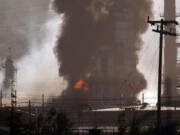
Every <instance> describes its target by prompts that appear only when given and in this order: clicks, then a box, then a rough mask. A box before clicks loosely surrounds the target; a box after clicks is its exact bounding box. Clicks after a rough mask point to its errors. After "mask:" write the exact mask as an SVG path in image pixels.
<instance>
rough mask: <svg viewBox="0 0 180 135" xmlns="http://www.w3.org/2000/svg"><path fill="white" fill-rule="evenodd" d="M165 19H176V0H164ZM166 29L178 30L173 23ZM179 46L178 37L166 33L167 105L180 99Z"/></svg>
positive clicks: (165, 81)
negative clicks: (178, 79) (179, 74)
mask: <svg viewBox="0 0 180 135" xmlns="http://www.w3.org/2000/svg"><path fill="white" fill-rule="evenodd" d="M164 16H165V20H176V2H175V0H164ZM165 29H168V30H169V31H173V32H176V26H175V25H174V24H173V25H171V26H169V25H168V26H167V27H166V28H165ZM177 46H178V43H176V37H173V36H168V35H165V48H164V93H163V102H164V103H166V105H172V104H174V103H175V101H180V99H179V98H178V91H177V88H176V87H177V77H176V76H177Z"/></svg>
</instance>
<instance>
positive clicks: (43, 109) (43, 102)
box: [42, 94, 44, 115]
mask: <svg viewBox="0 0 180 135" xmlns="http://www.w3.org/2000/svg"><path fill="white" fill-rule="evenodd" d="M42 114H43V115H44V94H42Z"/></svg>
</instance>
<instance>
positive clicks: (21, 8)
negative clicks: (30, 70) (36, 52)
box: [0, 0, 50, 59]
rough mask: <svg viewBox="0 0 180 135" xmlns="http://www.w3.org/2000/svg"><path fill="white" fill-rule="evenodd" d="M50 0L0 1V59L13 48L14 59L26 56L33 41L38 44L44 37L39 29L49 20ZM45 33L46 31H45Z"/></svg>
mask: <svg viewBox="0 0 180 135" xmlns="http://www.w3.org/2000/svg"><path fill="white" fill-rule="evenodd" d="M49 1H50V0H39V1H37V0H28V1H24V0H13V1H7V0H0V3H1V4H0V9H1V11H0V20H1V21H0V30H1V32H0V48H1V49H0V58H1V59H4V58H5V57H6V56H7V55H8V48H9V47H11V48H12V51H13V53H12V57H13V59H18V58H20V57H22V56H24V55H26V54H27V53H28V52H29V50H30V49H31V47H32V46H31V45H32V44H33V43H32V39H33V40H35V39H37V41H38V42H40V41H41V39H42V38H43V37H44V35H43V34H42V29H40V28H41V27H39V26H40V25H42V24H43V23H44V22H45V20H46V19H47V15H48V7H49ZM44 33H45V31H44Z"/></svg>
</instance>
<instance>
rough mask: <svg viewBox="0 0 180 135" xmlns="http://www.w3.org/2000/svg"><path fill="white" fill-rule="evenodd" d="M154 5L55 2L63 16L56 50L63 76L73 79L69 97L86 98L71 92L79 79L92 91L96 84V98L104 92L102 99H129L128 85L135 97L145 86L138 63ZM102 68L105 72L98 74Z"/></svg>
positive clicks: (141, 0)
mask: <svg viewBox="0 0 180 135" xmlns="http://www.w3.org/2000/svg"><path fill="white" fill-rule="evenodd" d="M151 6H152V1H150V0H149V1H147V0H135V1H128V0H55V1H54V9H55V10H56V12H58V13H59V14H63V15H64V18H63V28H62V30H61V31H60V33H61V34H60V36H59V37H58V40H57V45H56V48H55V52H56V55H57V58H58V61H59V64H60V69H59V73H60V75H61V76H65V77H66V78H67V80H68V81H69V88H68V89H67V90H66V91H65V92H64V95H65V96H67V97H71V98H73V97H75V98H76V97H77V96H82V95H78V94H77V95H76V94H74V93H75V92H74V91H75V90H73V86H74V84H75V82H77V81H78V80H80V79H84V80H85V81H87V82H88V84H89V85H90V87H91V86H92V85H94V87H91V88H90V89H89V91H91V92H88V93H91V95H92V96H93V95H98V93H101V95H103V97H107V96H112V97H113V96H117V97H120V96H121V95H123V93H125V94H127V95H126V97H128V94H129V96H130V94H131V93H132V92H128V91H131V90H128V86H127V85H132V86H133V89H134V91H133V95H136V94H137V93H138V92H139V91H141V90H142V89H144V88H145V87H146V81H145V79H144V77H143V75H142V74H140V73H139V72H138V70H137V69H136V65H137V63H138V57H137V52H138V50H139V49H140V48H141V46H142V40H141V35H142V34H143V33H144V32H145V31H146V30H147V23H146V18H147V16H148V15H152V12H151ZM98 64H99V65H100V66H99V67H100V68H101V69H100V71H98V72H97V70H98ZM106 67H107V68H106ZM109 69H110V70H111V72H110V74H109V75H107V74H108V72H109V71H110V70H109ZM99 72H102V76H103V77H102V78H101V79H98V74H99ZM93 76H95V77H94V81H92V78H93ZM110 76H113V77H110ZM127 82H128V84H127ZM130 83H131V84H130ZM99 84H101V85H99ZM131 88H132V87H131ZM101 89H104V90H103V92H102V91H101ZM105 89H106V90H105ZM124 91H125V92H124ZM82 93H83V92H82ZM93 93H94V94H93ZM88 95H89V94H88ZM83 97H85V95H83Z"/></svg>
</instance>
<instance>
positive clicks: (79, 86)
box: [74, 79, 88, 91]
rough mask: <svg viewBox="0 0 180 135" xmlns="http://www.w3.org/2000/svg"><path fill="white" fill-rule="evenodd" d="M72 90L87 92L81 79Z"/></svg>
mask: <svg viewBox="0 0 180 135" xmlns="http://www.w3.org/2000/svg"><path fill="white" fill-rule="evenodd" d="M74 88H75V89H83V90H84V91H88V84H87V83H86V82H85V81H83V80H82V79H81V80H79V81H78V82H77V83H76V84H75V85H74Z"/></svg>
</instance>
